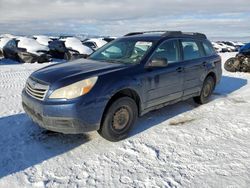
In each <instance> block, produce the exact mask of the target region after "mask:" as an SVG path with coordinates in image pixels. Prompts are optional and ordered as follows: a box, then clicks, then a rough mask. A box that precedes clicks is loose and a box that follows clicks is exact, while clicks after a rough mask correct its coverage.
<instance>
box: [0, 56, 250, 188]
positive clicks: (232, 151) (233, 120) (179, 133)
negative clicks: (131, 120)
mask: <svg viewBox="0 0 250 188" xmlns="http://www.w3.org/2000/svg"><path fill="white" fill-rule="evenodd" d="M233 55H235V54H233V53H226V54H222V58H223V60H225V59H227V58H229V57H231V56H233ZM45 65H48V64H43V65H39V64H32V65H30V64H18V63H15V62H10V61H8V60H2V61H0V109H1V110H0V187H11V188H15V187H53V188H54V187H197V188H198V187H199V188H200V187H235V188H237V187H249V186H250V115H249V114H250V84H249V81H250V74H247V73H228V72H225V71H224V73H223V78H222V81H221V83H220V85H219V86H218V87H217V88H216V91H215V93H214V95H213V97H212V100H211V102H210V103H208V104H206V105H203V106H198V105H196V104H195V103H194V102H192V100H188V101H185V102H181V103H178V104H175V105H171V106H168V107H166V108H163V109H161V110H158V111H154V112H151V113H148V114H147V115H145V116H144V117H142V118H140V119H139V121H138V122H137V124H136V126H135V128H134V130H133V131H132V133H131V135H130V137H129V138H128V139H126V140H124V141H121V142H118V143H111V142H108V141H106V140H104V139H102V138H101V137H99V136H98V134H97V133H95V132H93V133H90V134H84V135H62V134H57V133H48V132H46V131H44V130H42V129H40V128H39V127H38V126H36V125H34V123H32V121H31V120H30V119H29V118H28V117H27V116H26V115H25V114H24V112H23V109H22V107H21V97H20V93H21V90H22V88H23V86H24V83H25V80H26V78H27V77H28V76H29V74H30V73H31V72H32V71H34V70H36V69H38V68H40V67H43V66H45Z"/></svg>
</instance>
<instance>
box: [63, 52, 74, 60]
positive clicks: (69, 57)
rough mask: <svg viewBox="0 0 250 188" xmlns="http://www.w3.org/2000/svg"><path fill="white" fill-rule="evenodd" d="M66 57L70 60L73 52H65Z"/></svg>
mask: <svg viewBox="0 0 250 188" xmlns="http://www.w3.org/2000/svg"><path fill="white" fill-rule="evenodd" d="M64 59H65V60H67V61H70V60H71V59H72V54H71V53H70V52H65V54H64Z"/></svg>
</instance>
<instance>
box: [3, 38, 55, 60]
mask: <svg viewBox="0 0 250 188" xmlns="http://www.w3.org/2000/svg"><path fill="white" fill-rule="evenodd" d="M48 50H49V49H48V47H46V46H44V45H41V44H39V43H38V42H37V41H36V40H34V39H31V38H27V37H19V38H17V39H11V40H9V41H8V43H6V44H5V46H4V47H3V54H4V57H5V58H9V59H13V60H15V61H19V62H21V63H35V62H38V63H44V62H48V61H50V55H48Z"/></svg>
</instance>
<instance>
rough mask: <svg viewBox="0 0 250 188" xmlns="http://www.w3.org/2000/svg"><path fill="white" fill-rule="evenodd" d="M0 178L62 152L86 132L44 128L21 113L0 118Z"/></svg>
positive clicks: (84, 137) (75, 144)
mask: <svg viewBox="0 0 250 188" xmlns="http://www.w3.org/2000/svg"><path fill="white" fill-rule="evenodd" d="M0 129H1V131H0V179H1V178H2V177H5V176H8V175H10V174H13V173H16V172H19V171H22V170H24V169H26V168H29V167H31V166H34V165H36V164H39V163H41V162H43V161H46V160H48V159H50V158H53V157H56V156H58V155H60V154H63V153H66V152H68V151H70V150H72V149H74V148H76V147H78V146H80V145H82V144H84V143H86V142H88V141H89V140H90V138H89V136H87V135H85V134H81V135H63V134H60V133H52V132H49V131H45V130H43V129H41V128H39V127H38V126H36V125H34V123H33V122H32V121H31V120H30V119H29V118H28V116H27V115H25V114H17V115H12V116H8V117H2V118H0Z"/></svg>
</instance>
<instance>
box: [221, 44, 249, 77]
mask: <svg viewBox="0 0 250 188" xmlns="http://www.w3.org/2000/svg"><path fill="white" fill-rule="evenodd" d="M224 68H225V69H226V70H227V71H229V72H250V43H249V44H246V45H245V46H243V47H241V48H240V50H239V53H238V54H237V55H236V56H235V57H232V58H229V59H228V60H227V61H226V62H225V64H224Z"/></svg>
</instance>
